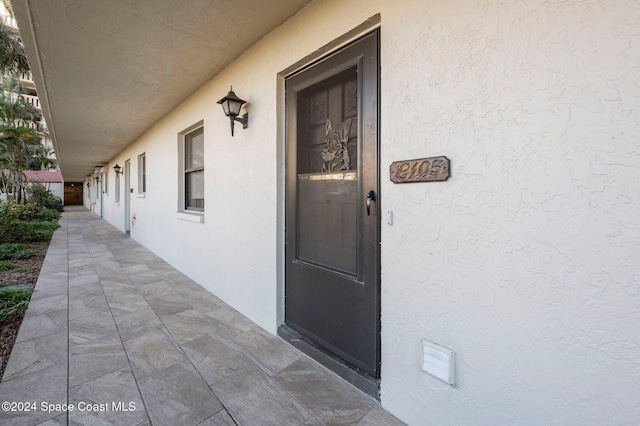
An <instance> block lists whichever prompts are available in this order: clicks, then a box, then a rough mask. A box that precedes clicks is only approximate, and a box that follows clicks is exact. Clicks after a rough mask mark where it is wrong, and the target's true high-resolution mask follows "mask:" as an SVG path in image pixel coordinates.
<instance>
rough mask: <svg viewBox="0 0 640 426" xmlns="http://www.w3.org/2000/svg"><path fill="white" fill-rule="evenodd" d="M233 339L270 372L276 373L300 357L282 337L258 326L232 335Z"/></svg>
mask: <svg viewBox="0 0 640 426" xmlns="http://www.w3.org/2000/svg"><path fill="white" fill-rule="evenodd" d="M233 341H234V342H235V343H237V344H238V345H240V346H242V347H243V348H245V349H246V350H247V352H248V353H249V356H250V357H252V358H253V359H255V360H256V361H257V362H258V363H259V364H260V365H261V366H262V367H263V368H264V369H265V370H266V371H267V372H268V373H270V374H275V373H277V372H278V371H280V370H282V369H283V368H285V367H287V366H288V365H290V364H291V363H293V362H294V361H296V360H298V359H299V358H300V357H301V355H300V352H298V351H297V350H295V349H294V348H293V347H292V346H290V345H288V344H287V343H285V342H284V341H283V340H282V339H279V338H278V337H276V336H273V335H271V334H269V333H267V332H266V331H264V330H262V329H261V328H258V327H255V328H253V329H252V330H250V331H247V332H244V333H242V334H241V335H239V336H237V337H234V338H233Z"/></svg>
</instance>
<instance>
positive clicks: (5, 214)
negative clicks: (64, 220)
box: [0, 201, 60, 221]
mask: <svg viewBox="0 0 640 426" xmlns="http://www.w3.org/2000/svg"><path fill="white" fill-rule="evenodd" d="M0 218H2V219H3V220H38V221H49V220H58V219H60V212H58V211H56V210H52V209H49V208H47V207H44V206H42V205H39V204H37V203H27V204H20V203H17V202H15V201H2V202H0Z"/></svg>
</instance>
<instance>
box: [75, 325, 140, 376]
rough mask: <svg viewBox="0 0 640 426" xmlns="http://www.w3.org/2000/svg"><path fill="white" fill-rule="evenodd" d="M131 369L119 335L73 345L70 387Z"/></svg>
mask: <svg viewBox="0 0 640 426" xmlns="http://www.w3.org/2000/svg"><path fill="white" fill-rule="evenodd" d="M127 367H129V360H128V359H127V355H126V353H125V351H124V347H123V346H122V342H121V341H120V335H119V334H118V333H114V334H110V335H108V336H104V337H101V338H98V339H95V340H92V341H90V342H86V343H82V344H77V345H73V346H72V347H71V348H70V351H69V386H71V387H73V386H77V385H80V384H82V383H85V382H88V381H90V380H93V379H96V378H98V377H101V376H104V375H106V374H109V373H112V372H114V371H117V370H122V369H124V368H127Z"/></svg>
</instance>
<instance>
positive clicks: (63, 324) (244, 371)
mask: <svg viewBox="0 0 640 426" xmlns="http://www.w3.org/2000/svg"><path fill="white" fill-rule="evenodd" d="M65 215H66V216H65V218H63V220H62V221H61V222H62V227H61V228H60V230H58V232H56V233H55V234H54V238H53V239H52V243H51V245H50V248H49V253H48V255H47V257H46V259H45V267H43V270H42V273H41V277H40V279H39V282H38V286H39V287H38V286H37V287H36V289H39V291H37V292H36V294H34V297H33V300H32V306H31V309H29V311H27V314H26V317H25V321H24V322H23V325H22V329H21V330H20V333H19V335H18V343H17V345H16V347H15V349H14V356H15V357H16V358H15V359H10V366H9V367H8V370H7V371H8V372H9V374H10V376H5V382H3V383H0V400H8V401H11V400H16V401H18V400H22V401H26V400H30V399H31V398H33V397H34V395H37V398H39V399H38V400H37V401H36V402H38V403H39V402H40V401H46V402H49V403H60V404H62V403H64V402H66V398H67V395H69V397H70V398H71V400H70V402H74V403H80V402H83V403H96V404H114V403H115V404H116V405H109V407H110V410H106V405H105V406H103V407H102V408H103V410H102V411H100V410H98V411H95V410H94V411H86V410H85V411H82V412H80V411H75V412H73V413H69V414H70V417H69V419H70V421H69V424H82V425H85V424H91V425H101V424H105V425H106V424H127V425H129V424H131V425H139V426H151V424H152V421H153V424H154V425H158V424H185V425H196V424H200V425H202V426H208V425H209V426H210V425H234V424H248V425H251V424H260V425H271V424H273V425H279V426H280V425H288V424H291V425H300V426H302V425H304V426H316V425H322V424H360V425H372V424H385V425H387V424H388V425H396V424H398V425H400V424H401V423H398V422H397V419H395V418H393V417H392V416H390V415H389V414H388V413H386V412H385V411H384V410H382V409H381V408H380V406H379V405H378V404H377V403H376V402H375V401H373V400H372V399H370V398H369V397H367V396H365V395H364V394H361V393H360V392H359V391H356V390H355V389H354V388H352V387H351V386H350V385H348V384H346V383H344V382H342V381H341V379H339V378H337V377H336V376H334V375H332V374H331V373H328V372H327V371H326V370H324V369H323V368H322V367H319V366H318V365H316V364H315V363H314V362H312V361H310V360H309V359H308V358H306V357H305V356H303V355H301V354H300V353H299V352H297V351H295V350H294V349H293V348H291V347H290V346H289V345H287V344H286V343H284V342H283V341H282V340H280V339H279V338H277V337H275V336H272V335H271V334H269V333H267V332H266V331H264V330H262V329H260V328H259V327H258V326H257V325H255V324H254V323H253V322H251V321H250V320H249V319H248V318H246V317H245V316H243V315H241V314H240V313H239V312H238V311H236V310H234V309H233V308H231V307H230V306H229V305H227V304H225V303H224V302H222V300H220V299H219V298H217V297H216V296H214V295H213V294H211V293H210V292H209V291H207V290H206V289H204V288H203V287H201V286H199V285H198V284H196V283H195V282H193V281H191V280H190V279H188V278H187V277H186V276H185V275H184V274H182V273H180V272H179V271H177V270H176V269H175V268H173V267H172V266H170V265H168V264H167V263H165V262H163V261H162V260H161V259H160V258H159V257H158V256H156V255H154V254H153V253H151V252H149V251H148V250H147V249H145V248H144V247H143V246H141V245H140V244H138V243H137V242H135V241H134V240H132V239H130V238H129V237H127V236H125V235H124V234H122V233H121V232H120V231H118V230H117V229H116V228H114V227H112V226H111V225H109V224H107V223H106V222H104V221H102V220H100V219H99V218H97V217H96V216H95V215H92V214H90V213H87V212H81V213H70V214H67V213H65ZM69 259H71V260H69ZM67 292H68V293H69V297H70V303H68V301H67V296H66V295H67ZM69 339H70V344H67V342H68V340H69ZM60 360H62V361H60ZM67 366H69V367H70V368H71V371H69V372H67ZM20 371H22V375H18V374H16V373H18V372H20ZM11 374H13V375H12V376H11ZM9 377H12V378H9ZM136 380H137V381H136ZM69 386H70V387H69ZM141 392H142V395H141ZM218 399H219V400H220V401H222V403H224V407H223V405H222V404H221V402H220V401H219V400H218ZM129 402H132V403H133V405H134V406H135V411H134V410H130V411H123V410H117V409H115V408H118V407H119V408H128V407H129ZM225 407H226V408H225ZM97 408H101V407H100V406H98V407H97ZM3 416H4V417H3ZM149 416H150V417H151V418H149ZM0 423H1V424H19V425H23V424H47V425H60V424H67V413H62V412H52V413H47V414H45V413H43V412H41V411H38V412H37V413H31V414H24V413H20V414H19V415H12V414H8V413H0Z"/></svg>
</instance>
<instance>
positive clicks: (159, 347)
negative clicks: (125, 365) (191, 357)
mask: <svg viewBox="0 0 640 426" xmlns="http://www.w3.org/2000/svg"><path fill="white" fill-rule="evenodd" d="M124 347H125V350H126V351H127V356H128V357H129V361H130V363H131V367H132V368H133V372H134V374H135V375H136V379H138V380H140V379H141V378H143V377H146V376H148V375H150V374H153V373H155V372H156V371H160V370H164V369H165V368H167V367H170V366H172V365H173V364H177V363H180V362H184V361H187V358H186V355H185V354H184V353H183V352H182V350H181V349H180V347H179V346H178V344H177V343H176V342H175V340H173V338H172V337H171V336H170V335H169V334H168V332H167V331H164V330H158V329H152V330H149V331H148V332H146V333H145V334H143V335H142V336H140V337H137V338H135V339H131V340H127V341H125V342H124Z"/></svg>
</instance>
